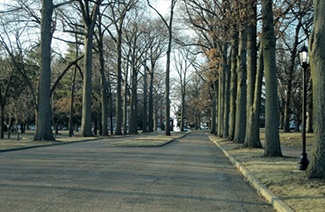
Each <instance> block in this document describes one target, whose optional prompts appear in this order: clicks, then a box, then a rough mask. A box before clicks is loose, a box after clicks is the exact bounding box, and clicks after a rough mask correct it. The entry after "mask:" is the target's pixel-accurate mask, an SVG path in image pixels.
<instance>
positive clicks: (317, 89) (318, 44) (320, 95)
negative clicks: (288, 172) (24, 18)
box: [307, 0, 325, 178]
mask: <svg viewBox="0 0 325 212" xmlns="http://www.w3.org/2000/svg"><path fill="white" fill-rule="evenodd" d="M314 9H315V11H314V29H313V33H312V35H311V36H310V44H309V46H310V61H311V63H310V65H311V72H312V81H313V83H312V84H313V112H314V142H315V143H314V144H315V145H314V147H313V150H312V155H311V158H310V164H309V167H308V169H307V177H308V178H325V168H324V167H325V151H324V149H325V136H324V129H325V113H324V108H325V97H324V95H325V78H324V75H325V65H324V61H325V52H324V51H323V49H324V47H325V40H324V39H322V38H324V37H325V28H324V25H325V19H324V17H325V2H324V1H319V0H314Z"/></svg>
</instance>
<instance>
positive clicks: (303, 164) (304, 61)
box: [299, 45, 309, 170]
mask: <svg viewBox="0 0 325 212" xmlns="http://www.w3.org/2000/svg"><path fill="white" fill-rule="evenodd" d="M299 61H300V65H301V66H302V68H303V69H304V73H303V96H302V126H301V136H302V154H301V158H300V161H299V164H300V166H299V170H306V169H307V167H308V164H309V161H308V158H307V153H306V102H307V101H306V97H307V67H308V66H309V57H308V48H307V47H306V46H305V45H303V47H302V48H301V49H300V50H299Z"/></svg>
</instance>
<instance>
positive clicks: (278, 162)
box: [209, 135, 325, 212]
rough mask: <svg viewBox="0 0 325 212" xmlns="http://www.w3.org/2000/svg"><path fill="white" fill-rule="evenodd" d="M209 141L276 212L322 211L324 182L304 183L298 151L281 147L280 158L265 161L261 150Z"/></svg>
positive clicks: (324, 192)
mask: <svg viewBox="0 0 325 212" xmlns="http://www.w3.org/2000/svg"><path fill="white" fill-rule="evenodd" d="M209 137H210V139H211V140H212V141H213V142H214V143H215V144H216V145H217V146H218V147H219V148H220V149H221V150H222V151H223V152H224V154H225V155H226V156H228V158H229V159H230V160H231V161H232V163H233V164H234V165H235V166H237V168H238V170H239V171H240V172H242V174H243V175H244V176H245V178H247V180H248V181H249V182H250V183H251V184H252V186H254V187H255V189H256V190H257V191H258V193H260V194H261V195H262V196H264V197H265V198H266V199H267V200H268V201H269V202H270V203H271V204H272V205H273V206H274V208H275V209H276V210H277V211H297V212H300V211H313V212H321V211H324V207H325V180H307V179H305V177H304V176H305V172H304V171H300V170H299V164H298V163H297V162H298V161H299V159H300V155H301V149H300V148H298V147H289V146H285V145H281V149H282V154H283V155H284V157H274V158H265V157H263V153H264V150H263V149H242V148H240V147H241V144H234V143H232V142H229V141H226V140H223V139H221V138H219V137H217V136H213V135H210V136H209ZM307 153H308V155H310V152H308V151H307Z"/></svg>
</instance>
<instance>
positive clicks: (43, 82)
mask: <svg viewBox="0 0 325 212" xmlns="http://www.w3.org/2000/svg"><path fill="white" fill-rule="evenodd" d="M52 14H53V2H52V0H47V1H45V0H43V1H42V21H41V54H40V55H41V60H40V61H41V64H40V68H41V70H40V82H39V98H38V116H37V118H38V119H37V128H36V133H35V137H34V140H38V141H43V140H45V141H53V140H55V139H54V137H53V133H52V129H51V116H52V114H51V42H52V32H51V27H52Z"/></svg>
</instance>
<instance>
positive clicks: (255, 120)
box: [243, 45, 264, 148]
mask: <svg viewBox="0 0 325 212" xmlns="http://www.w3.org/2000/svg"><path fill="white" fill-rule="evenodd" d="M263 71H264V63H263V49H262V45H260V52H259V57H258V67H257V72H256V78H255V79H256V82H255V88H254V97H253V99H254V100H253V104H252V106H251V107H249V108H248V110H249V111H248V112H249V113H250V116H249V119H247V122H251V123H252V124H251V126H250V127H251V128H250V129H249V130H248V131H246V139H245V142H244V145H243V147H246V148H261V147H262V144H261V141H260V110H261V99H262V85H263Z"/></svg>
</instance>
